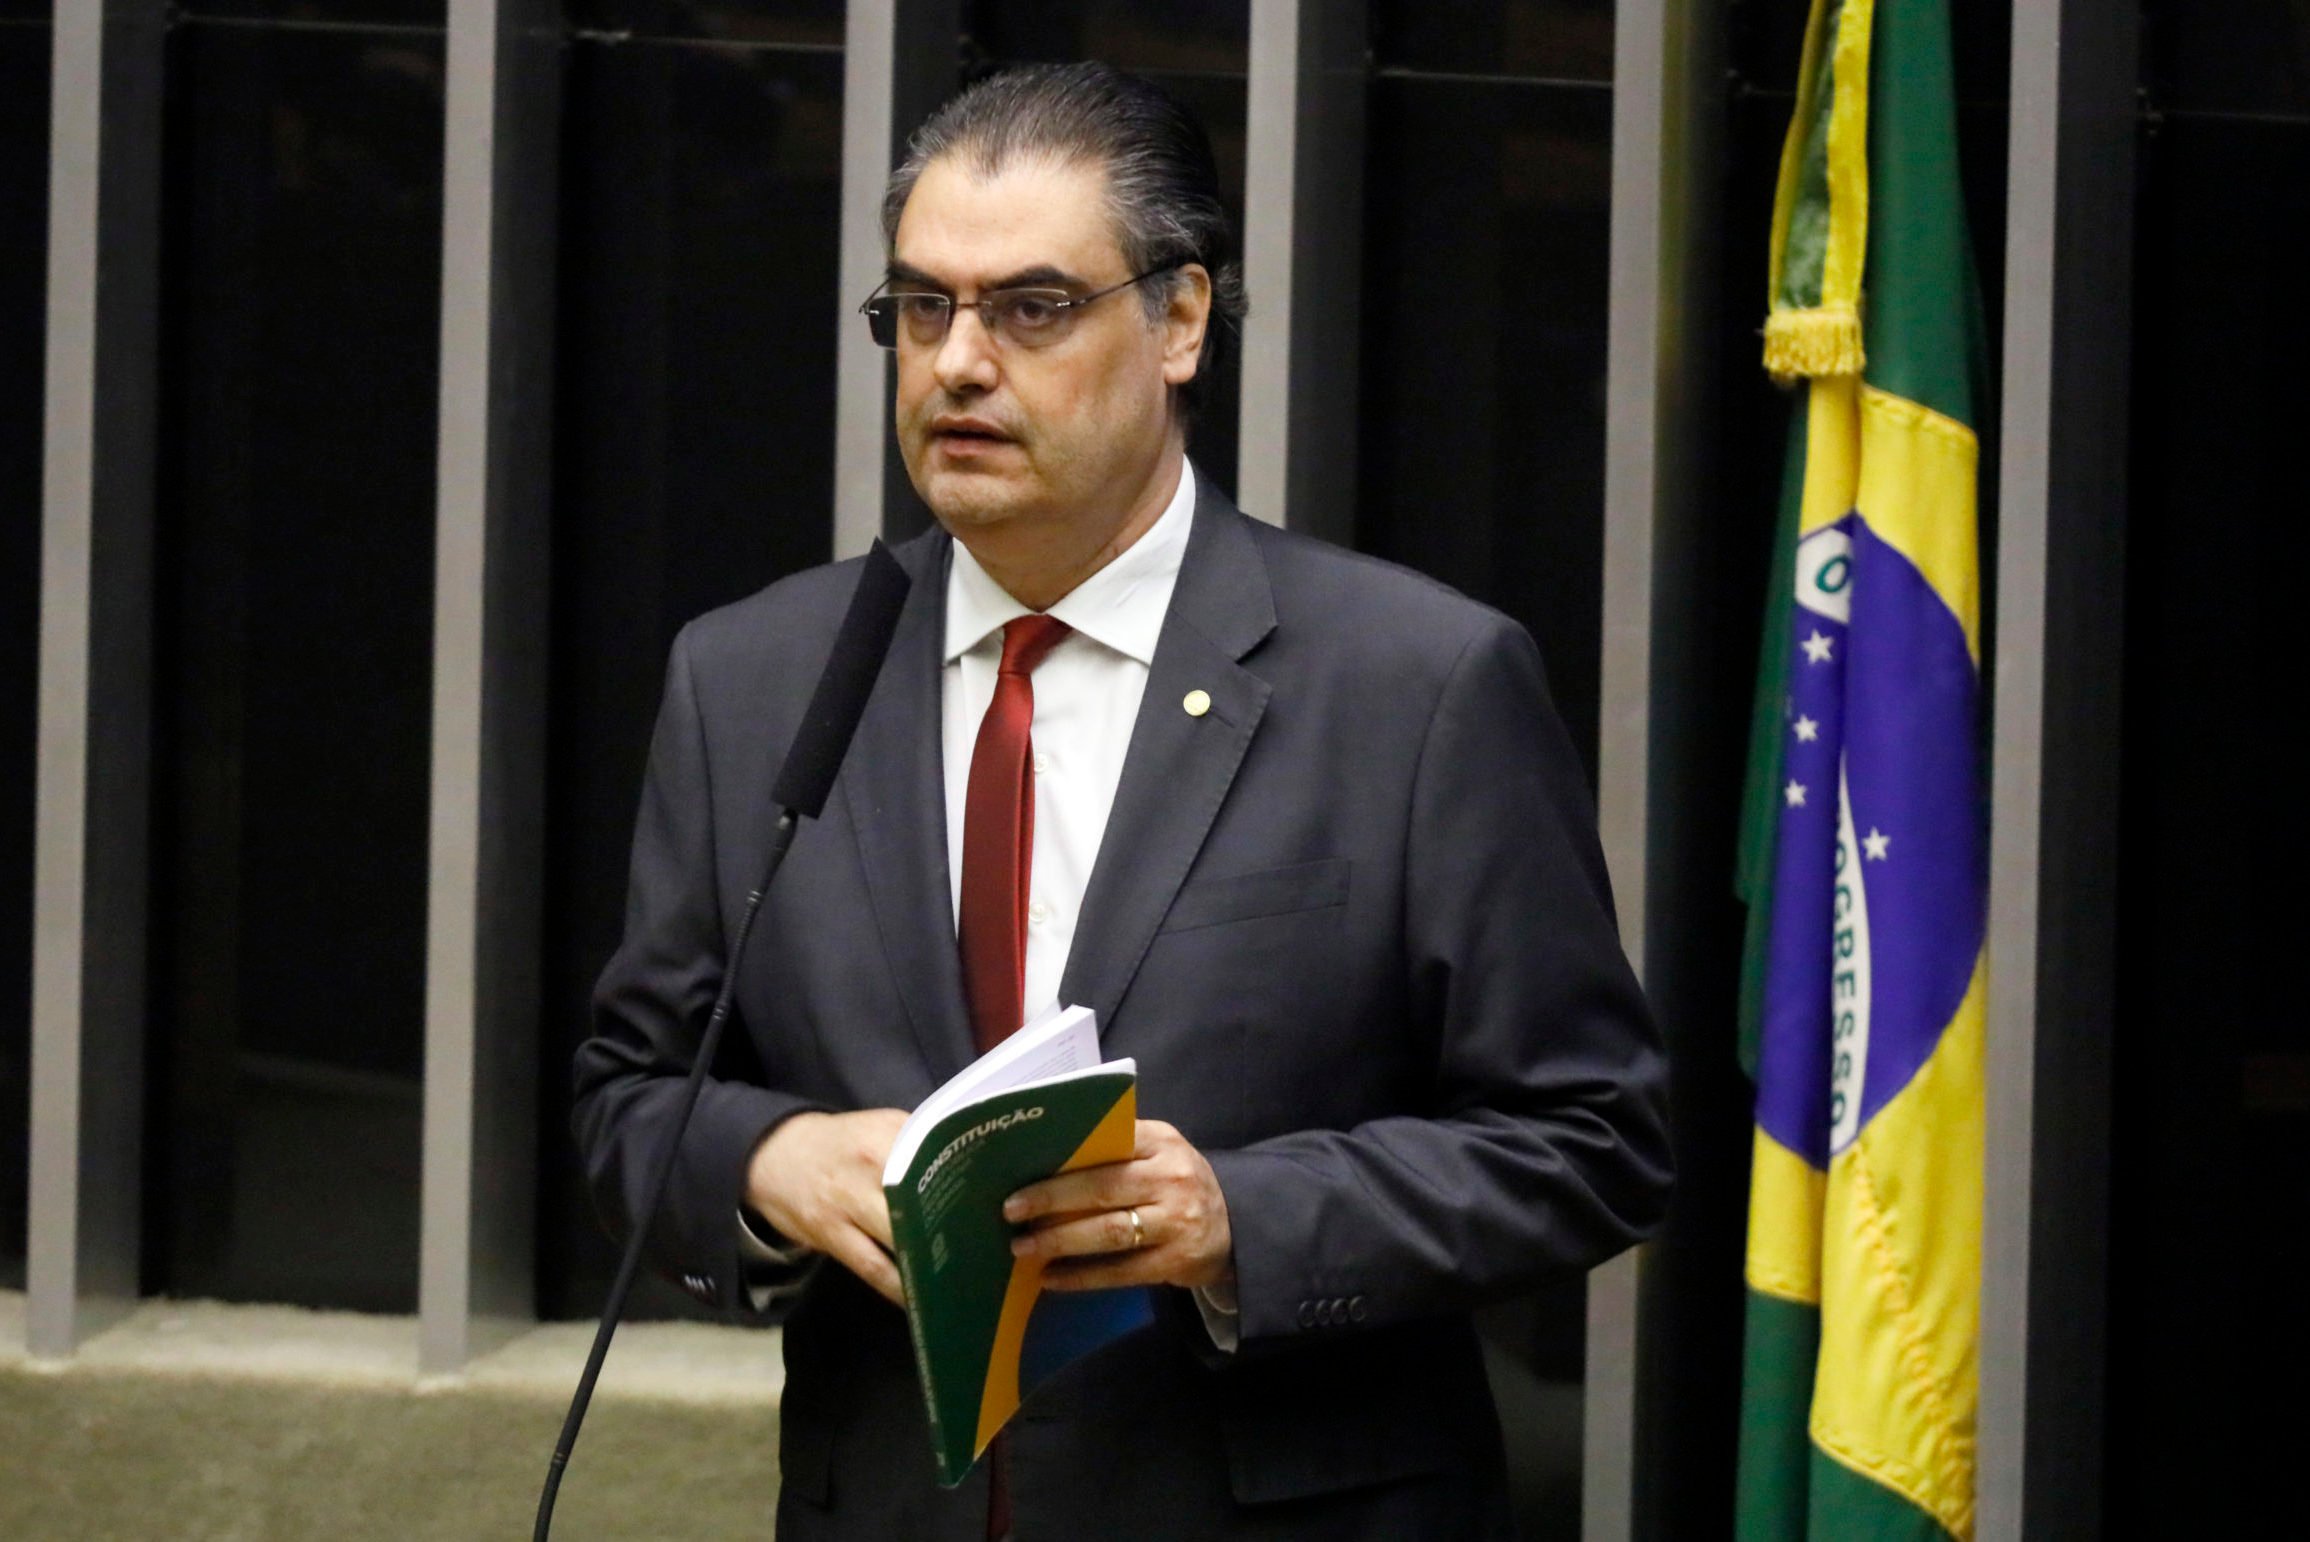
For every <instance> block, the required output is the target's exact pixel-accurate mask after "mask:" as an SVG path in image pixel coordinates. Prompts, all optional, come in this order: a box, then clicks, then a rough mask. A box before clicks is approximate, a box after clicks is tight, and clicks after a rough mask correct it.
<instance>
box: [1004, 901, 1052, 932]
mask: <svg viewBox="0 0 2310 1542" xmlns="http://www.w3.org/2000/svg"><path fill="white" fill-rule="evenodd" d="M1012 914H1014V915H1016V914H1017V912H1016V911H1013V912H1012ZM1050 919H1051V907H1050V906H1048V905H1046V904H1044V903H1043V902H1042V901H1041V900H1037V901H1035V902H1034V903H1033V904H1032V905H1029V906H1028V907H1027V924H1028V925H1030V926H1042V925H1044V924H1045V923H1047V922H1048V921H1049V920H1050Z"/></svg>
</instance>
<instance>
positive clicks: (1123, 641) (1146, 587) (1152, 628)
mask: <svg viewBox="0 0 2310 1542" xmlns="http://www.w3.org/2000/svg"><path fill="white" fill-rule="evenodd" d="M1194 515H1195V468H1194V467H1193V466H1192V465H1189V464H1187V463H1186V462H1185V461H1184V460H1183V461H1181V462H1180V467H1179V487H1178V489H1177V490H1176V491H1175V492H1173V493H1172V495H1171V502H1170V503H1169V504H1168V505H1166V506H1165V508H1164V510H1163V512H1162V514H1161V515H1160V516H1158V517H1157V519H1156V521H1155V523H1154V524H1153V525H1151V526H1149V527H1148V529H1147V533H1146V534H1144V535H1142V536H1140V537H1139V539H1138V540H1136V541H1133V542H1132V543H1131V544H1130V546H1128V547H1126V548H1125V549H1124V551H1123V553H1122V555H1121V556H1119V557H1117V558H1116V559H1115V560H1114V561H1112V562H1110V563H1108V564H1107V565H1106V566H1105V567H1103V568H1101V569H1099V571H1098V572H1096V573H1093V574H1092V575H1091V576H1090V577H1089V578H1086V579H1084V580H1083V581H1082V582H1081V583H1079V584H1077V585H1076V586H1075V587H1074V588H1073V589H1071V590H1069V591H1068V592H1067V593H1066V594H1065V595H1064V596H1063V597H1062V598H1061V599H1060V600H1059V602H1058V603H1057V604H1055V605H1053V606H1052V607H1051V608H1050V611H1049V612H1048V614H1049V615H1050V616H1051V617H1052V618H1053V619H1055V620H1059V621H1064V622H1065V623H1067V625H1068V626H1070V627H1072V628H1073V629H1074V630H1076V631H1078V632H1080V633H1082V634H1083V635H1084V636H1085V637H1088V638H1090V639H1091V640H1092V641H1093V642H1096V643H1100V644H1102V645H1104V646H1106V647H1108V648H1112V649H1114V650H1115V651H1116V652H1117V653H1120V654H1123V655H1125V656H1127V657H1129V658H1133V659H1136V660H1138V661H1139V662H1140V663H1142V664H1147V665H1152V664H1153V663H1154V662H1155V642H1156V639H1157V638H1159V637H1160V636H1161V635H1162V633H1163V617H1164V614H1165V613H1166V612H1167V611H1169V610H1170V608H1171V591H1172V589H1173V587H1174V586H1175V585H1176V584H1177V582H1178V579H1179V559H1180V558H1181V557H1182V556H1184V555H1185V553H1186V551H1187V532H1188V529H1189V527H1190V526H1191V525H1192V524H1193V522H1194ZM1026 614H1028V610H1027V607H1026V606H1024V605H1021V604H1020V603H1019V602H1018V601H1017V600H1015V599H1013V598H1011V596H1010V593H1009V591H1007V590H1006V589H1004V588H1003V586H1002V585H1001V584H998V583H996V582H995V581H994V579H993V578H991V577H989V576H988V574H987V570H986V569H985V568H982V567H980V566H979V563H978V559H977V558H976V557H973V556H972V555H971V554H970V548H969V547H967V546H965V545H963V543H962V542H960V541H957V542H955V543H954V561H953V563H952V564H951V565H950V566H949V567H948V569H947V581H946V653H945V660H946V662H947V663H949V664H951V663H953V662H954V661H955V660H956V659H959V658H961V657H962V656H963V655H964V654H966V653H968V652H970V651H971V649H973V648H975V647H977V646H978V645H979V644H980V643H982V642H984V641H985V640H986V638H987V636H988V634H990V633H992V632H994V631H996V630H998V629H999V628H1000V627H1002V626H1003V625H1004V623H1006V622H1009V621H1015V620H1017V619H1018V618H1019V617H1021V616H1024V615H1026Z"/></svg>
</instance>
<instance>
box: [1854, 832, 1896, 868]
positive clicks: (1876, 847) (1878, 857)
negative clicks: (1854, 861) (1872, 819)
mask: <svg viewBox="0 0 2310 1542" xmlns="http://www.w3.org/2000/svg"><path fill="white" fill-rule="evenodd" d="M1892 845H1893V837H1891V836H1890V835H1887V834H1886V833H1885V832H1884V831H1882V830H1880V829H1878V828H1877V827H1876V826H1875V825H1871V826H1870V827H1869V833H1868V834H1867V835H1865V836H1863V837H1862V838H1861V849H1862V850H1863V851H1864V852H1866V853H1867V854H1868V858H1869V860H1870V861H1872V862H1882V861H1884V860H1885V854H1886V852H1887V851H1889V850H1890V849H1891V848H1892Z"/></svg>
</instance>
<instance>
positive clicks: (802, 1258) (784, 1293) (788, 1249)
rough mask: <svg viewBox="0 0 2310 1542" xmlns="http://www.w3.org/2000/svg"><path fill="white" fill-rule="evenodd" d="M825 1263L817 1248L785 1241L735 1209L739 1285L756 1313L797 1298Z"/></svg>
mask: <svg viewBox="0 0 2310 1542" xmlns="http://www.w3.org/2000/svg"><path fill="white" fill-rule="evenodd" d="M825 1261H826V1258H825V1255H824V1254H822V1253H820V1252H819V1251H818V1250H817V1249H816V1248H813V1247H811V1246H810V1245H809V1244H807V1243H802V1242H789V1241H787V1240H786V1239H785V1238H784V1237H782V1236H780V1235H779V1234H778V1233H777V1232H775V1231H772V1230H771V1229H770V1228H769V1227H768V1226H767V1225H765V1224H764V1223H763V1222H761V1221H760V1220H758V1219H756V1218H755V1217H754V1216H752V1215H749V1214H748V1213H747V1211H746V1207H745V1206H744V1205H740V1206H739V1207H738V1283H739V1288H740V1289H742V1290H744V1291H745V1293H746V1299H747V1301H748V1302H750V1303H751V1304H752V1306H753V1308H754V1310H755V1311H756V1312H767V1311H769V1310H770V1309H771V1308H772V1307H774V1306H776V1305H778V1304H779V1303H780V1302H782V1301H787V1300H790V1299H791V1298H793V1297H795V1296H798V1295H800V1294H801V1293H802V1292H803V1290H804V1289H805V1288H806V1287H807V1286H808V1285H809V1284H810V1282H811V1280H812V1279H814V1278H815V1277H816V1276H817V1274H818V1266H819V1265H820V1264H822V1263H824V1262H825Z"/></svg>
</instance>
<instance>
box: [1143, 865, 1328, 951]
mask: <svg viewBox="0 0 2310 1542" xmlns="http://www.w3.org/2000/svg"><path fill="white" fill-rule="evenodd" d="M1350 866H1351V864H1350V863H1349V861H1348V859H1347V858H1345V857H1328V858H1325V859H1324V860H1322V861H1320V862H1295V863H1293V864H1292V865H1291V866H1289V867H1270V868H1263V869H1261V870H1260V871H1259V872H1256V873H1234V874H1228V875H1225V876H1221V877H1214V878H1198V879H1191V880H1189V881H1188V883H1187V884H1186V885H1185V886H1184V887H1182V888H1181V889H1180V891H1179V897H1178V898H1177V899H1175V900H1173V901H1172V903H1171V909H1170V912H1169V913H1168V914H1166V915H1165V916H1164V918H1163V931H1164V933H1165V934H1166V935H1168V934H1171V933H1175V932H1191V931H1197V930H1200V929H1201V928H1203V927H1207V926H1224V925H1226V924H1227V923H1228V922H1230V921H1252V920H1257V919H1259V918H1260V917H1262V916H1286V915H1297V914H1299V913H1301V912H1303V911H1312V910H1328V909H1336V908H1337V907H1339V906H1342V905H1345V904H1346V903H1347V897H1348V872H1349V868H1350Z"/></svg>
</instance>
